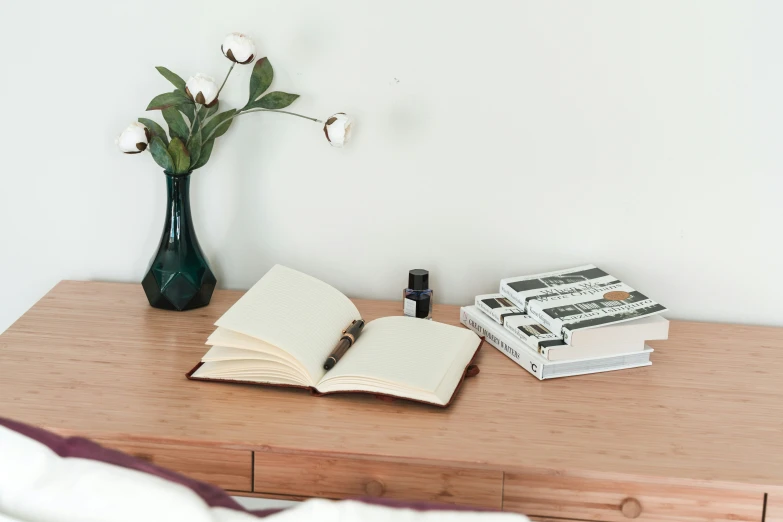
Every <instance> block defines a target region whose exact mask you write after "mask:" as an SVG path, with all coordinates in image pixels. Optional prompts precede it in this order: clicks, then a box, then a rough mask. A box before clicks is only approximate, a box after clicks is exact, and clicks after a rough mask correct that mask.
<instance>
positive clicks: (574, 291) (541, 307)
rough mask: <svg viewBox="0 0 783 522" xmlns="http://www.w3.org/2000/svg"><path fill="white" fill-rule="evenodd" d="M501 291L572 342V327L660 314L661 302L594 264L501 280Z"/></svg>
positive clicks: (605, 323) (604, 323)
mask: <svg viewBox="0 0 783 522" xmlns="http://www.w3.org/2000/svg"><path fill="white" fill-rule="evenodd" d="M500 293H501V294H502V295H503V296H505V297H507V298H508V299H509V300H510V301H511V302H513V303H514V304H515V305H517V306H518V307H519V308H520V309H521V310H523V311H525V312H526V313H527V314H528V315H530V316H531V317H532V318H534V319H536V320H537V321H538V322H540V323H541V324H542V325H543V326H544V327H545V328H547V329H548V330H549V331H550V332H557V333H562V335H563V340H564V341H565V342H566V343H567V344H571V336H572V335H573V332H574V331H576V330H580V329H584V328H596V327H599V326H607V325H611V324H616V323H621V322H625V321H631V320H634V319H639V318H642V317H647V316H650V315H655V314H659V313H661V312H664V311H665V310H666V307H664V306H663V305H661V304H659V303H657V302H655V301H653V300H652V299H650V298H649V297H647V296H646V295H644V294H642V293H641V292H639V291H637V290H634V289H633V288H631V287H630V286H628V285H627V284H625V283H623V282H622V281H620V280H618V279H617V278H616V277H613V276H611V275H609V274H607V273H606V272H604V271H603V270H601V269H600V268H598V267H596V266H594V265H585V266H580V267H576V268H568V269H564V270H558V271H555V272H547V273H543V274H536V275H531V276H522V277H512V278H508V279H503V280H501V282H500Z"/></svg>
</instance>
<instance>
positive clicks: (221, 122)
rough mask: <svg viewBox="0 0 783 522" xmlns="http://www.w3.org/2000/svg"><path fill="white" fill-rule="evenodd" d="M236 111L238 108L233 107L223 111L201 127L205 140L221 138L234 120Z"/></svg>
mask: <svg viewBox="0 0 783 522" xmlns="http://www.w3.org/2000/svg"><path fill="white" fill-rule="evenodd" d="M236 112H237V110H236V109H231V110H230V111H226V112H221V113H220V114H217V115H216V116H215V117H213V118H212V119H211V120H209V123H207V124H206V125H205V126H204V127H203V128H202V129H201V136H202V138H203V139H204V140H205V141H209V140H213V139H215V138H219V137H220V136H222V135H223V134H225V133H226V131H227V130H228V128H229V127H230V126H231V122H232V121H234V120H233V119H231V118H232V116H234V114H236Z"/></svg>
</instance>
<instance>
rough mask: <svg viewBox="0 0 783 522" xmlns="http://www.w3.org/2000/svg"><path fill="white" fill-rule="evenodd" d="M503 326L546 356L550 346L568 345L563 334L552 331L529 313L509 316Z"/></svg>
mask: <svg viewBox="0 0 783 522" xmlns="http://www.w3.org/2000/svg"><path fill="white" fill-rule="evenodd" d="M503 327H504V328H505V329H506V330H508V331H509V332H511V334H512V335H513V336H514V337H516V338H517V339H519V340H520V341H522V342H524V343H525V344H527V345H528V346H530V347H531V348H533V349H534V350H537V351H538V353H540V354H541V355H543V356H544V357H546V355H547V352H548V351H549V349H550V348H556V347H558V346H565V345H566V343H565V341H563V336H562V335H558V334H554V333H552V332H550V331H549V330H547V329H546V328H545V327H544V325H542V324H541V323H539V322H538V321H537V320H535V319H533V318H532V317H530V316H529V315H527V314H521V315H516V316H514V317H509V318H507V319H506V321H505V323H504V324H503Z"/></svg>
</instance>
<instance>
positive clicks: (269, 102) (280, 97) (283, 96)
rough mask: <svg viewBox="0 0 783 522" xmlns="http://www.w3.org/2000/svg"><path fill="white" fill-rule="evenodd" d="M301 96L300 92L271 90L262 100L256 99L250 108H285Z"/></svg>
mask: <svg viewBox="0 0 783 522" xmlns="http://www.w3.org/2000/svg"><path fill="white" fill-rule="evenodd" d="M298 97H299V95H298V94H289V93H287V92H280V91H275V92H270V93H269V94H265V95H264V96H263V97H262V98H261V99H260V100H256V101H254V102H253V103H251V104H250V105H248V107H247V108H248V109H271V110H277V109H285V108H286V107H288V106H289V105H291V104H292V103H294V100H296V99H297V98H298Z"/></svg>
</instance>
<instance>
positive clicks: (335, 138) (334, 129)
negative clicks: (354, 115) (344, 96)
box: [324, 112, 353, 147]
mask: <svg viewBox="0 0 783 522" xmlns="http://www.w3.org/2000/svg"><path fill="white" fill-rule="evenodd" d="M352 125H353V122H352V121H351V119H350V118H349V117H348V116H346V114H345V113H344V112H338V113H337V114H334V115H333V116H331V117H330V118H329V119H328V120H326V123H325V124H324V134H326V139H327V140H329V143H331V144H332V147H342V146H343V145H345V144H346V143H348V140H349V139H350V138H351V126H352Z"/></svg>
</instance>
